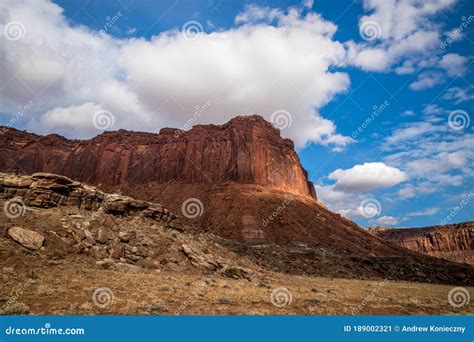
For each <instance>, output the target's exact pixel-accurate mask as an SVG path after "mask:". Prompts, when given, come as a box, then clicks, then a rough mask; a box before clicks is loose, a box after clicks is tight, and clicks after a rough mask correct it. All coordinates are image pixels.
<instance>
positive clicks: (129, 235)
mask: <svg viewBox="0 0 474 342" xmlns="http://www.w3.org/2000/svg"><path fill="white" fill-rule="evenodd" d="M118 235H119V238H120V241H122V242H130V240H132V239H134V238H135V237H136V236H137V233H136V232H134V231H132V232H119V234H118Z"/></svg>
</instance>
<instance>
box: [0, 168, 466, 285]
mask: <svg viewBox="0 0 474 342" xmlns="http://www.w3.org/2000/svg"><path fill="white" fill-rule="evenodd" d="M0 197H1V198H2V200H1V201H0V203H1V204H2V206H3V208H4V210H3V212H2V213H1V215H0V226H1V227H2V228H3V234H2V236H1V237H0V257H1V260H10V261H9V263H10V264H18V263H20V264H22V265H23V264H24V266H25V267H29V266H30V262H29V261H28V260H29V259H26V258H24V256H25V255H32V256H33V257H35V258H40V259H41V258H46V259H48V258H49V259H53V260H54V259H58V258H59V259H64V258H68V260H70V261H73V260H75V258H77V257H79V256H80V257H85V258H86V259H87V260H88V261H87V262H89V263H95V264H97V265H98V266H100V267H104V268H112V269H119V270H123V269H125V270H128V269H136V268H137V267H141V268H147V269H163V270H168V271H171V272H199V273H204V274H207V273H212V274H219V275H222V276H224V277H229V278H239V279H247V280H252V279H254V280H257V279H261V276H259V274H261V272H264V271H275V272H279V273H286V274H297V275H317V276H327V277H343V278H362V279H367V278H375V279H382V278H383V279H395V280H400V279H404V280H410V281H419V282H433V283H450V284H466V285H468V284H473V283H474V278H473V274H474V272H472V271H473V268H472V267H471V266H468V265H458V264H453V263H449V262H447V261H442V260H439V259H437V258H432V257H429V256H424V255H420V254H417V253H412V252H409V251H408V250H405V249H403V248H399V247H396V246H392V245H391V244H389V243H386V242H383V241H381V240H379V239H378V238H376V237H373V236H372V235H371V234H369V233H366V234H367V235H368V236H369V237H370V238H371V239H372V241H374V242H377V241H378V242H379V244H380V245H381V246H384V245H386V246H387V247H386V249H385V250H383V249H379V250H378V252H377V253H379V254H378V255H376V254H375V253H374V252H369V251H368V250H366V254H360V255H356V254H355V253H352V252H351V251H350V250H344V249H343V248H342V247H341V246H345V245H347V244H344V243H343V242H341V243H340V244H339V245H334V246H326V245H325V244H324V243H322V244H321V245H320V246H318V247H311V246H307V245H305V244H303V243H299V244H294V245H292V246H277V245H275V244H267V245H262V244H260V245H251V244H247V243H239V242H236V241H231V240H227V239H223V238H220V237H218V236H215V235H213V234H210V233H202V232H199V231H197V230H195V229H193V227H191V226H188V225H185V224H183V223H181V222H180V219H179V217H177V215H175V214H173V213H172V212H170V211H169V210H167V209H165V208H164V207H162V206H161V205H159V204H156V203H151V202H146V201H142V200H136V199H133V198H130V197H127V196H123V195H119V194H107V193H104V192H102V191H99V190H97V189H96V188H94V187H91V186H87V185H84V184H81V183H79V182H77V181H73V180H71V179H69V178H67V177H64V176H59V175H53V174H46V173H36V174H33V175H32V176H19V175H13V174H0ZM249 221H250V220H249ZM361 241H362V240H359V242H361ZM360 248H361V249H362V248H366V247H364V246H361V247H360ZM382 252H385V253H386V254H383V253H382ZM259 277H260V278H259Z"/></svg>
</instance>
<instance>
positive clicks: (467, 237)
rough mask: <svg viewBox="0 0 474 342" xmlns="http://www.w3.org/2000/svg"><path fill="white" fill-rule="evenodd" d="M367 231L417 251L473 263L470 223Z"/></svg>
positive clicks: (473, 226) (473, 228) (472, 224)
mask: <svg viewBox="0 0 474 342" xmlns="http://www.w3.org/2000/svg"><path fill="white" fill-rule="evenodd" d="M370 231H371V233H374V234H375V235H377V236H379V237H381V238H382V239H384V240H387V241H391V242H394V243H396V244H398V245H400V246H402V247H405V248H408V249H411V250H413V251H416V252H419V253H424V254H429V255H433V256H437V257H443V258H446V259H449V260H453V261H458V262H467V263H471V264H474V222H463V223H458V224H448V225H444V226H434V227H425V228H400V229H393V228H372V229H370Z"/></svg>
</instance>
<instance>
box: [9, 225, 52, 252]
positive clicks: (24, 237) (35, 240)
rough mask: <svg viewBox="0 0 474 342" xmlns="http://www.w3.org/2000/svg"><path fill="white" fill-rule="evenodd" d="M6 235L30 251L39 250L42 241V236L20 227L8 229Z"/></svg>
mask: <svg viewBox="0 0 474 342" xmlns="http://www.w3.org/2000/svg"><path fill="white" fill-rule="evenodd" d="M8 235H10V237H11V238H12V239H13V240H15V241H16V242H18V243H19V244H21V245H22V246H24V247H26V248H28V249H31V250H37V249H39V248H40V247H41V246H42V245H43V241H44V236H43V235H41V234H40V233H37V232H35V231H32V230H29V229H24V228H20V227H12V228H10V229H9V230H8Z"/></svg>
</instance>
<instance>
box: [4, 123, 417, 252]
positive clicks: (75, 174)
mask: <svg viewBox="0 0 474 342" xmlns="http://www.w3.org/2000/svg"><path fill="white" fill-rule="evenodd" d="M2 132H3V134H1V135H0V146H1V149H0V171H4V172H8V173H17V174H33V173H35V172H46V173H54V174H60V175H64V176H67V177H69V178H71V179H73V180H76V181H80V182H84V183H86V184H90V185H94V186H97V187H98V188H100V189H101V190H103V191H107V192H119V191H120V193H121V194H123V195H128V196H131V197H133V198H136V199H140V200H146V201H150V202H154V203H161V204H163V206H164V207H166V208H169V209H170V210H171V211H172V212H174V213H176V214H178V215H179V216H180V217H181V219H182V220H183V221H184V223H186V224H188V225H193V226H195V227H198V228H199V229H203V230H206V231H208V232H212V233H214V234H217V235H220V236H222V237H224V238H227V239H230V240H234V241H240V242H248V243H250V244H273V245H275V244H276V245H282V246H306V245H307V246H318V247H321V248H327V249H328V250H329V249H330V250H333V251H336V252H341V253H347V254H349V255H358V256H363V257H365V256H367V255H372V256H387V255H390V256H404V255H406V253H407V252H409V251H407V250H405V249H404V248H401V247H399V246H397V245H395V244H392V243H388V242H385V241H383V240H382V239H380V238H378V237H376V236H374V235H373V234H371V233H369V232H367V231H366V230H364V229H361V228H360V227H359V226H357V225H356V224H355V223H354V222H352V221H349V220H347V219H345V218H343V217H342V216H340V215H338V214H335V213H333V212H331V211H329V210H328V209H326V208H325V207H324V206H323V205H322V204H321V203H319V202H318V201H317V198H316V193H315V191H314V187H313V184H312V183H311V182H310V181H309V180H308V177H307V173H306V171H305V170H304V169H303V167H302V166H301V164H300V161H299V158H298V156H297V154H296V152H295V150H294V146H293V142H292V141H291V140H289V139H284V138H282V137H281V136H280V132H279V130H277V129H275V128H274V127H273V126H272V125H271V124H270V123H268V122H267V121H265V120H264V119H263V118H262V117H261V116H258V115H253V116H238V117H235V118H233V119H232V120H230V121H229V122H228V123H226V124H223V125H212V124H211V125H197V126H194V127H193V128H192V129H191V130H189V131H186V132H184V131H181V130H178V129H171V128H164V129H162V130H161V131H160V133H159V134H156V133H143V132H132V131H125V130H119V131H115V132H105V133H102V134H100V135H98V136H97V137H95V138H92V139H90V140H68V139H66V138H64V137H62V136H59V135H55V134H52V135H47V136H40V135H36V134H32V133H27V132H22V131H18V130H15V129H11V128H6V127H3V128H2Z"/></svg>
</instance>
